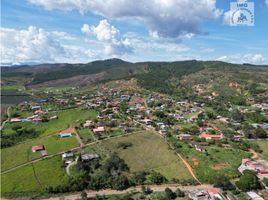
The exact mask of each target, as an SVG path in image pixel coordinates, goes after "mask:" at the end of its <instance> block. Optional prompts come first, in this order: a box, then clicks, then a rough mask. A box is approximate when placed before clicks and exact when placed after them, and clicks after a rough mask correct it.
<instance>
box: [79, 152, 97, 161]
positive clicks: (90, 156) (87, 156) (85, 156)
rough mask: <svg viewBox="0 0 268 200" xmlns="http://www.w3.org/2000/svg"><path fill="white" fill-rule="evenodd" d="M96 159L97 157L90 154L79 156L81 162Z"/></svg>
mask: <svg viewBox="0 0 268 200" xmlns="http://www.w3.org/2000/svg"><path fill="white" fill-rule="evenodd" d="M98 158H99V155H98V154H95V153H91V154H89V153H87V154H83V155H81V159H82V161H91V160H95V159H98Z"/></svg>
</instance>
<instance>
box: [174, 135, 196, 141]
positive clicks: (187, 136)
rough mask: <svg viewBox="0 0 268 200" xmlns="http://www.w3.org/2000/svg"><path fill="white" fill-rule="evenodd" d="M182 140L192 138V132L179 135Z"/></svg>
mask: <svg viewBox="0 0 268 200" xmlns="http://www.w3.org/2000/svg"><path fill="white" fill-rule="evenodd" d="M177 137H178V138H179V139H180V140H184V141H185V140H192V139H193V137H192V136H191V135H190V134H179V135H178V136H177Z"/></svg>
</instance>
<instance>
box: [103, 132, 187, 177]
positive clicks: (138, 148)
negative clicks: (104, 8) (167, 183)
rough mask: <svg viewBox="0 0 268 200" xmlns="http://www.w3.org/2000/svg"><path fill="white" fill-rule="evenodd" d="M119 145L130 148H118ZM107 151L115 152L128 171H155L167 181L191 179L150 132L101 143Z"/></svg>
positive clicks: (160, 139) (161, 142)
mask: <svg viewBox="0 0 268 200" xmlns="http://www.w3.org/2000/svg"><path fill="white" fill-rule="evenodd" d="M119 143H130V144H131V146H130V147H128V148H126V149H123V148H118V144H119ZM101 145H102V146H103V147H104V148H106V149H107V150H108V151H111V152H116V153H118V155H119V156H120V157H121V158H123V159H124V160H125V162H126V163H127V164H128V166H129V167H130V171H132V172H135V171H143V170H155V171H157V172H159V173H161V174H162V175H164V176H165V177H166V178H167V179H169V180H171V179H172V178H176V179H180V180H189V179H191V176H190V174H189V173H188V171H187V169H186V168H185V166H184V164H183V163H182V161H181V160H179V158H178V157H177V156H176V154H175V153H174V151H172V150H170V149H169V148H168V145H167V144H166V143H165V142H164V141H163V139H162V138H160V137H159V136H158V135H156V134H154V133H152V132H145V131H143V132H138V133H135V134H132V135H129V136H125V137H120V138H114V139H110V140H107V141H103V142H101Z"/></svg>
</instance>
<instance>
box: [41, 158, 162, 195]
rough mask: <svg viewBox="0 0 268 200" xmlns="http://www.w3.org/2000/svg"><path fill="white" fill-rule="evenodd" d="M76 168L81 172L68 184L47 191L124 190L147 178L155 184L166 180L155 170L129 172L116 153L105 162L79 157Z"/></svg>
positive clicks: (143, 181)
mask: <svg viewBox="0 0 268 200" xmlns="http://www.w3.org/2000/svg"><path fill="white" fill-rule="evenodd" d="M76 170H77V171H78V172H79V173H76V174H75V175H74V176H72V177H71V178H70V179H69V182H68V184H66V185H61V186H58V187H54V188H53V187H49V188H47V189H46V191H47V192H49V193H64V192H71V191H82V190H84V189H93V190H100V189H104V188H112V189H116V190H123V189H126V188H128V187H130V186H134V185H141V184H144V183H145V182H146V181H147V180H148V181H149V182H151V183H154V184H161V183H163V182H165V181H166V178H165V177H164V176H162V175H161V174H160V173H158V172H155V171H152V172H144V171H142V172H136V173H133V174H129V167H128V166H127V164H126V163H125V162H124V160H123V159H121V158H119V157H118V156H117V155H116V154H112V155H110V157H109V158H107V159H105V160H104V161H103V162H101V161H99V160H92V161H89V162H85V161H82V160H81V157H79V159H78V161H77V165H76Z"/></svg>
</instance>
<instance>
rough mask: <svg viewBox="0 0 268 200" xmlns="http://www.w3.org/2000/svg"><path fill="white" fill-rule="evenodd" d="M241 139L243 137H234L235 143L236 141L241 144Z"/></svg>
mask: <svg viewBox="0 0 268 200" xmlns="http://www.w3.org/2000/svg"><path fill="white" fill-rule="evenodd" d="M241 138H242V136H241V135H234V136H233V141H235V142H239V141H241Z"/></svg>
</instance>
